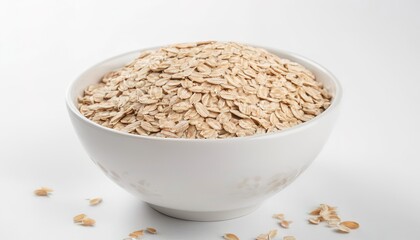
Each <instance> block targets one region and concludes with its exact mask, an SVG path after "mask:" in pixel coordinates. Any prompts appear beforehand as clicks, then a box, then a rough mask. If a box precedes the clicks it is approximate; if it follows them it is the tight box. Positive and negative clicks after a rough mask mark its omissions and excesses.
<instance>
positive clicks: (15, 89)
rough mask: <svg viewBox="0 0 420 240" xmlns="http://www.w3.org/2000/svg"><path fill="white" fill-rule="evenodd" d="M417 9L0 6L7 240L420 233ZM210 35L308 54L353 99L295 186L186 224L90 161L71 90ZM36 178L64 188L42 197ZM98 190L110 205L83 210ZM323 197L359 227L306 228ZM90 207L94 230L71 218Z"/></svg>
mask: <svg viewBox="0 0 420 240" xmlns="http://www.w3.org/2000/svg"><path fill="white" fill-rule="evenodd" d="M419 13H420V2H419V1H416V0H412V1H366V0H360V1H336V0H331V1H302V0H293V1H292V0H289V1H278V0H277V1H240V2H234V1H151V0H147V1H144V0H137V1H112V2H111V1H81V0H80V1H1V2H0V102H1V110H0V114H1V115H0V130H1V131H0V144H1V145H0V195H1V197H0V239H43V240H49V239H65V240H67V239H69V240H70V239H72V240H75V239H79V240H83V239H86V240H88V239H101V240H102V239H103V240H108V239H109V240H111V239H112V240H115V239H117V240H118V239H123V238H124V237H125V236H126V235H127V234H128V233H129V232H131V231H134V230H136V229H139V228H143V227H147V226H154V227H156V228H157V229H158V230H159V231H160V233H159V235H156V236H151V237H149V238H148V239H183V240H186V239H200V240H201V239H204V240H206V239H221V237H220V236H221V235H223V234H224V233H226V232H234V233H236V234H237V235H238V236H240V237H241V239H253V238H254V237H255V236H257V235H258V234H260V233H263V232H267V231H268V230H270V229H273V228H278V229H279V232H280V235H281V236H284V235H294V236H296V237H297V239H298V240H304V239H364V240H368V239H370V240H373V239H420V232H419V230H418V228H419V226H420V220H419V219H420V218H419V217H420V204H419V203H420V175H419V170H420V163H419V161H420V157H419V149H420V140H419V133H420V127H419V126H420V125H419V122H420V114H419V110H420V107H419V103H418V99H419V91H420V84H419V82H420V77H419V76H420V66H419V64H420V63H419V62H420V46H419V43H420V14H419ZM208 39H212V40H229V41H239V42H246V43H251V44H257V45H262V46H268V47H272V48H280V49H285V50H289V51H292V52H296V53H299V54H302V55H304V56H306V57H308V58H310V59H313V60H315V61H317V62H319V63H321V64H322V65H324V66H325V67H327V68H328V69H329V70H331V71H332V72H333V73H334V74H335V75H336V76H337V77H338V78H339V80H340V81H341V82H342V85H343V88H344V94H345V96H344V99H343V102H342V106H341V110H342V111H341V116H340V118H339V120H338V122H337V125H336V127H335V129H334V131H333V134H332V135H331V138H330V140H329V141H328V143H327V145H326V146H325V148H324V150H323V152H322V153H321V154H320V155H319V157H318V158H317V159H316V160H315V162H314V163H313V165H312V166H311V167H310V168H309V169H308V170H307V171H306V172H305V173H304V174H303V175H302V176H301V177H300V178H298V179H297V180H296V181H295V182H294V183H293V184H292V185H291V186H290V187H288V188H287V189H285V190H284V191H282V192H280V193H279V194H277V195H276V196H275V197H273V198H272V199H270V200H268V201H267V202H266V203H265V204H264V205H263V206H262V207H261V208H260V209H258V210H257V211H256V212H254V213H252V214H251V215H248V216H246V217H243V218H239V219H236V220H230V221H224V222H214V223H200V222H187V221H181V220H175V219H172V218H168V217H166V216H163V215H161V214H159V213H157V212H155V211H153V210H151V209H150V208H149V207H148V206H147V205H145V204H144V203H141V202H140V201H139V200H138V199H135V198H134V197H133V196H131V195H129V194H128V193H126V192H125V191H124V190H122V189H120V188H119V187H117V186H116V185H115V184H113V183H112V182H111V181H110V180H108V179H107V178H106V177H105V175H103V174H102V173H101V172H100V171H99V169H97V168H96V167H95V166H94V164H92V163H91V162H90V160H89V159H88V157H87V155H86V154H85V152H84V150H83V149H82V147H81V145H80V144H79V142H78V139H77V138H76V135H75V134H74V132H73V129H72V126H71V124H70V121H69V119H68V116H67V113H66V110H65V104H64V96H65V90H66V87H67V85H68V84H69V83H70V82H71V81H72V80H73V79H74V78H75V77H76V76H77V75H78V74H79V73H81V72H82V71H83V70H84V69H86V68H88V67H90V66H91V65H93V64H95V63H97V62H99V61H101V60H103V59H105V58H109V57H112V56H114V55H117V54H120V53H124V52H127V51H131V50H134V49H140V48H146V47H152V46H158V45H163V44H168V43H176V42H188V41H196V40H208ZM261 164H264V159H261ZM238 171H240V166H238ZM156 174H159V173H156ZM40 186H49V187H51V188H53V189H54V190H55V191H54V193H53V195H52V196H51V197H49V198H40V197H35V196H34V195H33V193H32V192H33V190H34V189H35V188H37V187H40ZM94 196H101V197H103V198H104V202H103V204H101V205H99V206H97V207H89V206H87V202H86V200H84V199H85V198H89V197H94ZM185 197H186V198H187V197H188V196H185ZM319 203H329V204H332V205H335V206H338V207H339V209H338V210H339V213H340V215H341V216H342V218H344V219H348V220H357V221H358V222H360V224H361V228H360V229H359V230H356V231H354V232H352V233H350V234H347V235H344V234H338V233H335V232H334V231H333V230H332V229H329V228H327V227H325V226H313V225H308V224H307V222H306V220H305V219H306V218H307V212H308V211H310V210H311V209H313V208H314V207H316V206H317V205H318V204H319ZM82 212H84V213H87V214H88V215H90V216H91V217H93V218H95V219H96V220H97V225H96V226H95V227H93V228H84V227H80V226H76V225H75V224H73V223H72V217H73V216H74V215H76V214H78V213H82ZM277 212H283V213H285V214H286V216H287V218H288V219H290V220H292V221H294V222H293V224H292V225H291V228H290V229H288V230H283V229H280V228H279V227H278V225H277V224H276V221H275V220H274V219H272V218H271V215H272V214H273V213H277ZM279 239H280V238H279Z"/></svg>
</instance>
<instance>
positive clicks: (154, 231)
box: [146, 227, 157, 234]
mask: <svg viewBox="0 0 420 240" xmlns="http://www.w3.org/2000/svg"><path fill="white" fill-rule="evenodd" d="M146 231H147V232H148V233H150V234H156V233H157V230H156V229H155V228H152V227H148V228H146Z"/></svg>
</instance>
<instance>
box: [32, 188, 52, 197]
mask: <svg viewBox="0 0 420 240" xmlns="http://www.w3.org/2000/svg"><path fill="white" fill-rule="evenodd" d="M52 191H53V190H52V189H51V188H47V187H41V188H38V189H36V190H35V191H34V193H35V195H37V196H40V197H47V196H49V194H50V193H51V192H52Z"/></svg>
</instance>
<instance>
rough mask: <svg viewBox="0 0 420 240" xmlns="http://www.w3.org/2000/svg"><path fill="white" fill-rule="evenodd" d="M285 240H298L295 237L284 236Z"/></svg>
mask: <svg viewBox="0 0 420 240" xmlns="http://www.w3.org/2000/svg"><path fill="white" fill-rule="evenodd" d="M283 240H296V238H295V237H293V236H284V237H283Z"/></svg>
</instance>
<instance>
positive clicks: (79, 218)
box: [73, 213, 86, 223]
mask: <svg viewBox="0 0 420 240" xmlns="http://www.w3.org/2000/svg"><path fill="white" fill-rule="evenodd" d="M85 218H86V214H84V213H82V214H79V215H76V216H74V217H73V221H74V222H75V223H80V222H82V220H83V219H85Z"/></svg>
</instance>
